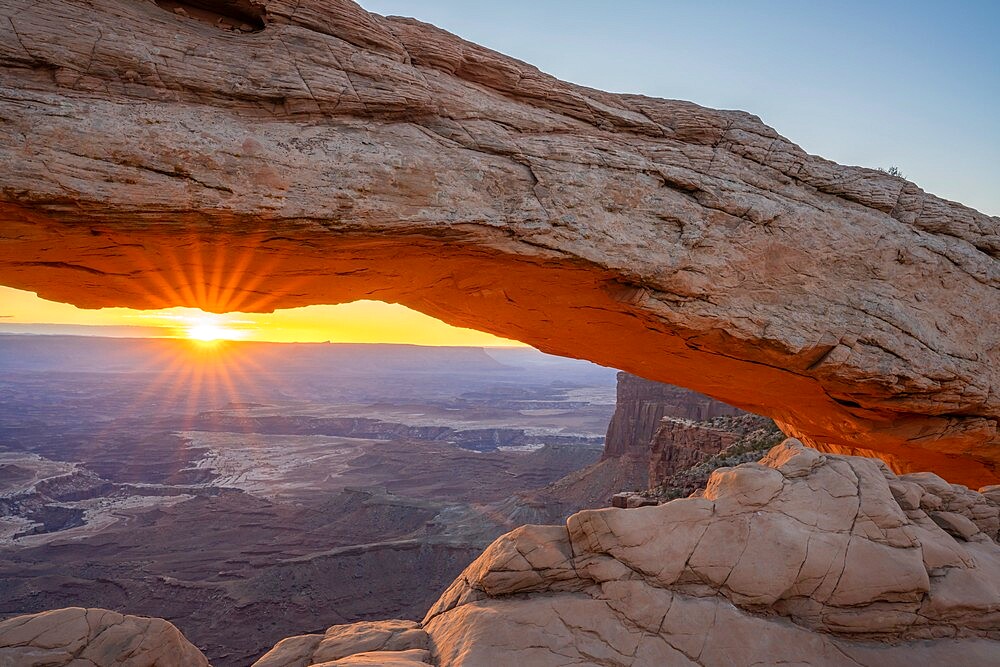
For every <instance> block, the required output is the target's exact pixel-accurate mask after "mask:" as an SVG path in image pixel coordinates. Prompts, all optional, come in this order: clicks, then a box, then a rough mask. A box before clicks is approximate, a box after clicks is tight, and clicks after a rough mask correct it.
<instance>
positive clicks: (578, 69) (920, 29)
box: [0, 0, 1000, 345]
mask: <svg viewBox="0 0 1000 667" xmlns="http://www.w3.org/2000/svg"><path fill="white" fill-rule="evenodd" d="M361 4H362V6H364V7H365V8H366V9H368V10H369V11H373V12H376V13H379V14H385V15H390V14H396V15H407V16H414V17H415V18H418V19H420V20H423V21H427V22H429V23H434V24H436V25H439V26H441V27H443V28H445V29H447V30H450V31H451V32H454V33H456V34H458V35H460V36H462V37H464V38H465V39H468V40H470V41H473V42H477V43H479V44H482V45H484V46H487V47H490V48H493V49H496V50H498V51H501V52H504V53H507V54H508V55H511V56H514V57H516V58H519V59H521V60H524V61H526V62H529V63H531V64H533V65H536V66H538V67H539V68H540V69H542V70H543V71H545V72H548V73H549V74H552V75H554V76H556V77H558V78H560V79H564V80H567V81H571V82H574V83H578V84H582V85H586V86H592V87H594V88H599V89H603V90H608V91H612V92H628V93H641V94H645V95H650V96H655V97H665V98H673V99H684V100H690V101H693V102H697V103H698V104H702V105H705V106H708V107H714V108H720V109H742V110H744V111H749V112H751V113H754V114H756V115H758V116H760V117H761V118H762V119H763V120H764V122H765V123H767V124H769V125H771V126H772V127H774V128H775V129H776V130H777V131H778V132H780V133H781V134H782V135H784V136H786V137H788V138H789V139H791V140H792V141H794V142H796V143H797V144H799V145H800V146H802V147H803V148H804V149H805V150H807V151H809V152H810V153H814V154H817V155H822V156H823V157H826V158H829V159H831V160H834V161H836V162H839V163H841V164H853V165H863V166H867V167H883V168H888V167H893V166H894V167H897V168H898V169H900V171H902V173H903V174H904V175H905V176H906V177H907V178H908V179H910V180H911V181H913V182H915V183H916V184H917V185H919V186H920V187H922V188H923V189H924V190H926V191H928V192H931V193H933V194H936V195H938V196H941V197H944V198H946V199H952V200H955V201H960V202H962V203H964V204H966V205H969V206H972V207H973V208H976V209H978V210H980V211H982V212H984V213H988V214H990V215H1000V122H997V120H996V119H997V117H998V116H1000V38H998V36H997V28H998V26H1000V1H996V0H988V1H979V2H970V1H966V2H962V1H960V0H959V1H952V2H948V3H941V2H927V1H922V0H910V1H904V0H881V1H879V0H869V1H867V2H859V1H853V0H842V1H841V2H836V3H830V2H802V1H801V0H799V1H790V0H756V1H751V0H741V1H736V0H732V1H723V0H715V1H712V0H701V1H695V0H690V1H686V2H670V1H667V0H616V1H615V2H611V1H610V0H604V1H601V2H598V1H596V0H532V1H528V0H507V1H506V2H502V3H497V2H480V1H476V0H420V1H419V2H414V1H413V0H361ZM37 323H43V324H45V325H46V326H42V327H38V326H34V327H31V326H29V325H31V324H37ZM98 325H100V326H103V327H104V328H102V329H96V328H94V329H80V328H78V327H80V326H90V327H93V326H98ZM66 326H69V327H71V328H69V329H67V328H66ZM59 327H62V328H59ZM74 327H75V328H74ZM148 327H155V328H154V329H149V328H148ZM25 330H32V331H37V332H45V333H57V332H80V333H83V332H87V331H89V332H92V333H101V334H102V335H152V334H157V333H158V334H159V335H171V336H186V335H188V336H189V335H192V333H193V334H194V335H199V333H200V335H203V336H205V337H210V336H213V335H221V336H224V337H230V338H239V339H245V340H275V341H326V340H331V341H343V342H401V343H417V344H436V345H505V344H511V342H510V341H504V340H502V339H498V338H495V337H493V336H490V335H488V334H483V333H480V332H475V331H471V330H468V329H455V328H452V327H449V326H448V325H445V324H443V323H441V322H438V321H436V320H433V319H432V318H429V317H427V316H424V315H421V314H419V313H415V312H413V311H410V310H408V309H406V308H404V307H402V306H398V305H389V304H381V303H378V302H359V303H357V304H346V305H342V306H313V307H310V308H306V309H294V310H286V311H278V312H277V313H275V314H273V315H246V314H235V315H231V316H225V317H222V318H217V317H211V316H206V315H203V314H199V313H197V312H195V311H191V310H190V309H170V310H167V311H154V312H139V311H129V310H127V309H104V310H101V311H81V310H79V309H76V308H73V307H72V306H67V305H65V304H52V303H49V302H43V301H42V300H41V299H38V298H37V297H35V296H34V295H33V294H30V293H26V292H19V291H17V290H12V289H9V288H0V332H3V331H25Z"/></svg>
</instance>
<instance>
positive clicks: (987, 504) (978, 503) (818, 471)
mask: <svg viewBox="0 0 1000 667" xmlns="http://www.w3.org/2000/svg"><path fill="white" fill-rule="evenodd" d="M998 496H1000V492H998V491H997V488H996V487H992V488H986V489H983V493H977V492H975V491H971V490H969V489H967V488H965V487H963V486H959V485H951V484H948V483H947V482H945V481H944V480H942V479H941V478H940V477H938V476H936V475H930V474H913V475H903V476H896V475H894V474H893V473H891V472H889V470H888V469H887V468H886V466H885V465H884V464H882V463H881V462H879V461H875V460H872V459H866V458H857V457H846V456H833V455H824V454H821V453H819V452H817V451H815V450H812V449H808V448H805V447H803V446H802V444H801V443H799V442H798V441H797V440H794V439H788V440H786V441H785V442H784V443H782V444H781V445H778V446H777V447H775V448H773V449H772V450H771V451H770V452H769V453H768V454H767V455H766V456H765V457H764V458H763V459H762V460H761V461H760V462H759V463H748V464H744V465H740V466H737V467H735V468H728V469H720V470H718V471H716V472H715V473H714V474H713V475H712V477H711V479H710V480H709V484H708V486H707V488H706V489H705V490H704V492H703V493H702V494H701V495H700V497H692V498H687V499H681V500H675V501H672V502H670V503H667V504H664V505H660V506H657V507H646V508H638V509H604V510H590V511H584V512H580V513H578V514H576V515H574V516H573V517H571V518H570V520H569V521H568V523H567V525H566V526H524V527H522V528H519V529H517V530H515V531H513V532H512V533H509V534H507V535H504V536H503V537H501V538H499V539H498V540H497V541H496V542H494V543H493V544H492V545H491V546H490V547H489V548H488V549H487V550H486V551H485V552H484V553H483V555H482V556H481V557H480V558H479V559H478V560H476V561H475V562H474V563H473V564H472V565H470V566H469V567H468V568H467V569H466V570H465V572H463V573H462V576H460V577H459V578H458V579H457V580H456V581H455V582H454V583H453V584H452V585H451V587H450V588H449V589H448V590H447V591H445V593H444V594H443V595H442V596H441V598H440V599H439V600H438V602H437V604H436V605H435V606H434V607H433V608H432V609H431V610H430V611H429V612H428V614H427V617H426V618H425V619H424V621H423V623H422V629H420V628H418V627H417V626H415V625H411V624H404V623H400V622H391V623H390V625H387V626H385V627H379V626H378V625H377V624H370V623H366V624H357V625H355V626H338V627H335V628H331V629H330V631H328V633H327V635H326V636H323V635H313V636H305V637H297V638H293V639H290V640H286V642H288V643H289V646H287V647H286V645H285V643H284V642H283V643H282V644H279V645H278V646H277V647H276V648H275V649H274V651H272V652H271V653H269V654H268V656H265V658H263V659H262V661H261V662H260V663H258V667H263V666H264V665H266V666H267V667H284V666H285V665H288V666H289V667H291V666H294V667H305V666H306V665H309V664H319V663H318V662H317V661H318V660H320V659H322V658H324V657H327V656H322V655H318V654H316V653H315V652H316V650H317V648H316V647H318V646H322V645H323V643H324V642H327V641H330V639H329V638H330V637H331V633H332V634H333V636H335V637H337V638H338V639H335V640H334V641H333V642H332V644H331V645H333V646H336V647H337V650H336V651H335V652H333V653H331V654H330V655H331V656H340V655H342V654H343V650H344V647H349V646H356V647H357V648H358V649H360V650H362V651H364V650H370V649H372V648H377V649H379V650H380V651H382V653H381V654H380V656H381V657H380V659H383V660H386V662H385V663H379V664H396V663H393V662H390V660H393V659H396V658H398V659H399V660H400V661H402V660H406V659H410V657H409V656H410V655H416V654H414V653H412V652H413V651H419V650H424V648H425V647H428V648H429V649H430V651H431V654H432V659H433V661H434V664H437V665H440V666H441V667H458V666H465V667H472V666H477V665H501V664H503V665H508V664H509V665H532V666H533V667H545V666H546V665H552V666H555V665H567V664H579V665H605V666H630V667H643V666H647V665H664V666H667V667H674V666H684V665H691V666H695V665H697V666H698V667H713V666H720V667H722V666H727V665H734V664H740V665H744V664H746V665H749V664H786V663H787V664H808V665H813V666H827V665H836V666H840V665H844V666H845V667H847V666H849V667H858V665H862V666H872V667H885V666H887V665H889V666H895V665H898V666H900V667H905V666H907V665H914V664H961V665H969V666H976V667H985V666H987V665H992V664H995V661H996V656H997V655H1000V546H998V544H997V539H998V537H1000V536H998V529H1000V524H998V513H1000V505H998V503H997V500H998ZM403 636H408V637H410V638H411V639H409V640H407V641H402V640H398V644H397V645H396V646H389V645H388V644H389V642H391V641H397V639H398V638H401V637H403ZM342 637H349V638H350V639H348V640H347V641H344V640H343V639H339V638H342ZM358 638H360V639H358ZM352 642H353V643H352ZM292 644H294V648H293V647H292V646H291V645H292ZM366 655H369V654H368V653H364V652H362V653H359V656H366ZM273 656H283V657H281V659H280V660H272V658H273ZM304 656H306V657H304ZM308 656H315V657H308ZM421 656H422V654H421ZM417 657H420V656H417ZM310 659H312V660H314V662H313V663H310V662H309V660H310ZM340 659H343V658H340ZM420 659H421V660H425V659H426V658H424V657H420ZM268 660H272V661H268ZM303 660H304V661H303ZM334 664H341V663H334ZM343 664H348V663H343ZM399 664H406V663H404V662H399ZM417 664H420V663H417Z"/></svg>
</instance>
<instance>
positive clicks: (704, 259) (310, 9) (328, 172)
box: [0, 0, 1000, 486]
mask: <svg viewBox="0 0 1000 667" xmlns="http://www.w3.org/2000/svg"><path fill="white" fill-rule="evenodd" d="M237 5H238V6H239V10H240V12H241V13H240V14H239V15H238V16H236V15H234V16H229V14H231V13H232V11H235V10H233V9H232V8H233V7H236V6H237ZM227 12H229V14H227ZM0 15H2V16H0V69H2V72H0V164H2V165H3V169H2V170H0V283H2V284H5V285H9V286H13V287H18V288H23V289H30V290H33V291H36V292H38V293H39V294H40V295H41V296H43V297H46V298H49V299H55V300H60V301H66V302H70V303H74V304H77V305H80V306H84V307H91V308H93V307H101V306H112V305H116V306H130V307H136V308H153V307H163V306H168V305H178V304H183V305H191V306H199V307H202V308H205V309H208V310H215V311H225V310H244V311H250V310H258V311H267V310H271V309H274V308H283V307H292V306H300V305H306V304H314V303H337V302H344V301H350V300H355V299H359V298H372V299H381V300H385V301H392V302H399V303H403V304H405V305H407V306H410V307H413V308H416V309H418V310H422V311H424V312H426V313H428V314H430V315H433V316H435V317H438V318H440V319H442V320H445V321H447V322H450V323H452V324H457V325H464V326H472V327H475V328H478V329H483V330H487V331H490V332H493V333H496V334H500V335H502V336H507V337H512V338H517V339H520V340H523V341H525V342H528V343H530V344H532V345H534V346H536V347H538V348H540V349H542V350H544V351H547V352H552V353H555V354H562V355H567V356H574V357H583V358H587V359H590V360H593V361H596V362H598V363H602V364H606V365H610V366H615V367H618V368H622V369H624V370H628V371H630V372H632V373H635V374H638V375H642V376H644V377H647V378H651V379H656V380H661V381H665V382H670V383H673V384H679V385H683V386H687V387H690V388H692V389H696V390H698V391H701V392H703V393H706V394H709V395H711V396H713V397H716V398H718V399H721V400H724V401H726V402H728V403H731V404H733V405H736V406H739V407H741V408H744V409H748V410H752V411H755V412H760V413H764V414H768V415H770V416H772V417H774V418H775V419H776V420H777V421H778V422H779V423H780V424H781V425H782V426H783V428H784V429H785V430H786V432H787V433H789V434H791V435H795V436H798V437H799V438H801V439H802V440H804V441H806V442H807V443H809V444H811V445H814V446H816V447H818V448H820V449H823V450H826V451H830V452H842V453H861V454H868V455H877V456H880V457H882V458H883V459H884V460H886V461H887V462H888V463H889V464H890V465H891V466H893V468H894V469H896V470H897V471H900V472H906V471H910V470H914V469H933V470H935V471H936V472H937V473H939V474H940V475H942V476H944V477H945V478H948V479H950V480H952V481H958V482H963V483H965V484H968V485H971V486H979V485H982V484H988V483H995V482H996V481H998V474H997V472H996V462H997V460H998V459H1000V446H998V434H997V422H998V415H1000V391H998V389H997V388H998V385H1000V382H998V376H1000V364H998V363H997V361H998V350H1000V319H998V318H1000V316H998V312H1000V308H998V306H1000V299H998V285H1000V262H998V255H1000V235H998V234H1000V219H998V218H996V217H990V216H986V215H983V214H981V213H978V212H976V211H974V210H972V209H969V208H967V207H964V206H962V205H960V204H957V203H954V202H949V201H944V200H942V199H939V198H937V197H934V196H932V195H929V194H927V193H925V192H923V191H922V190H921V189H920V188H918V187H917V186H915V185H914V184H912V183H910V182H908V181H906V180H904V179H901V178H897V177H894V176H890V175H888V174H885V173H881V172H878V171H875V170H871V169H864V168H858V167H844V166H840V165H837V164H835V163H832V162H830V161H827V160H824V159H822V158H819V157H815V156H811V155H808V154H806V153H805V152H804V151H803V150H802V149H801V148H799V147H798V146H796V145H795V144H793V143H792V142H790V141H788V140H787V139H785V138H783V137H782V136H780V135H779V134H777V133H776V132H775V131H774V130H773V129H771V128H770V127H768V126H766V125H765V124H763V123H762V122H761V121H760V119H758V118H757V117H755V116H753V115H750V114H748V113H744V112H740V111H716V110H712V109H706V108H704V107H700V106H698V105H695V104H692V103H688V102H681V101H675V100H660V99H651V98H648V97H642V96H638V95H613V94H609V93H604V92H600V91H597V90H592V89H588V88H583V87H580V86H576V85H572V84H569V83H565V82H562V81H558V80H556V79H554V78H552V77H550V76H547V75H545V74H543V73H541V72H540V71H539V70H537V69H536V68H534V67H531V66H530V65H527V64H525V63H523V62H519V61H517V60H514V59H511V58H508V57H505V56H503V55H500V54H498V53H495V52H493V51H490V50H488V49H485V48H483V47H480V46H477V45H475V44H471V43H469V42H466V41H463V40H461V39H459V38H458V37H455V36H453V35H450V34H448V33H446V32H444V31H442V30H439V29H437V28H435V27H433V26H430V25H426V24H423V23H420V22H418V21H415V20H412V19H404V18H395V17H389V18H385V17H380V16H376V15H373V14H369V13H368V12H366V11H364V10H363V9H361V8H360V7H359V6H357V5H356V4H354V3H352V2H348V1H347V0H295V1H292V0H266V1H263V0H251V1H250V2H243V3H235V4H233V3H226V2H223V1H222V0H198V1H197V2H195V1H194V0H192V1H191V2H190V3H177V2H169V3H168V2H165V1H161V2H160V3H156V2H153V1H152V0H146V1H135V0H86V1H84V0H40V1H36V0H0ZM246 16H251V18H252V19H253V21H254V22H255V24H254V25H253V26H251V25H244V24H243V23H241V21H244V20H249V19H245V17H246ZM241 17H243V18H241ZM256 22H259V25H258V24H257V23H256ZM260 25H263V29H262V30H260V29H258V28H259V26H260ZM241 26H242V28H241ZM244 28H245V29H246V31H244Z"/></svg>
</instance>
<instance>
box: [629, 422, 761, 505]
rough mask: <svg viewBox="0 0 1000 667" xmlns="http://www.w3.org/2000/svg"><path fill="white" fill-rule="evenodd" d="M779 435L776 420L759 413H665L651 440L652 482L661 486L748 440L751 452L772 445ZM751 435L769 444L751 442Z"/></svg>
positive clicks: (651, 484)
mask: <svg viewBox="0 0 1000 667" xmlns="http://www.w3.org/2000/svg"><path fill="white" fill-rule="evenodd" d="M775 436H780V434H779V433H777V432H776V428H775V426H774V422H772V421H771V420H770V419H768V418H767V417H761V416H759V415H748V414H742V415H738V416H736V417H723V418H715V419H710V420H705V421H692V420H690V419H677V418H676V417H664V418H663V419H661V420H660V423H659V426H658V427H657V429H656V432H655V433H654V434H653V438H652V440H651V442H650V443H649V448H648V453H647V466H648V469H649V486H650V487H655V486H660V485H661V484H664V483H666V482H668V480H670V479H671V478H672V477H673V476H674V475H676V474H678V473H681V472H684V471H687V470H690V469H691V468H692V467H694V466H697V465H698V464H700V463H702V462H704V461H706V460H707V459H709V458H711V457H713V456H715V455H717V454H721V453H722V452H723V451H724V450H727V449H730V448H733V447H734V446H736V445H737V444H738V443H741V442H744V443H746V445H747V446H746V447H745V449H746V450H747V451H748V452H753V451H760V450H762V449H764V448H765V447H767V448H769V447H770V446H771V445H774V444H775V443H776V442H777V440H776V439H775ZM748 438H760V439H761V440H763V441H764V443H766V444H762V445H756V443H751V442H747V440H748ZM692 490H693V489H692Z"/></svg>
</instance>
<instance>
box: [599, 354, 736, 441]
mask: <svg viewBox="0 0 1000 667" xmlns="http://www.w3.org/2000/svg"><path fill="white" fill-rule="evenodd" d="M741 414H744V413H743V411H742V410H740V409H739V408H734V407H733V406H731V405H726V404H725V403H722V402H721V401H716V400H714V399H712V398H709V397H708V396H702V395H700V394H697V393H695V392H692V391H689V390H687V389H684V388H682V387H675V386H673V385H669V384H663V383H662V382H651V381H649V380H644V379H643V378H641V377H637V376H635V375H632V374H631V373H619V374H618V387H617V400H616V402H615V414H614V415H613V416H612V417H611V423H610V424H608V434H607V436H606V437H605V439H604V456H603V458H606V459H607V458H616V457H620V456H636V457H638V458H641V459H643V460H646V459H648V458H649V450H650V444H651V443H652V441H653V436H654V435H655V434H656V432H657V430H658V429H659V428H660V420H662V419H663V418H664V417H674V418H677V419H682V420H687V421H696V422H700V421H705V420H708V419H712V418H713V417H723V416H736V415H741Z"/></svg>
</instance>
